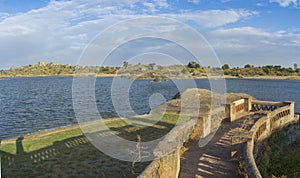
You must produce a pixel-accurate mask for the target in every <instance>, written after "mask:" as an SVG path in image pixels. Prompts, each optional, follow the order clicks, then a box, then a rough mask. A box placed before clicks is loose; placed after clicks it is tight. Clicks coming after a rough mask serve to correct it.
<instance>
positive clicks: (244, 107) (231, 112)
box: [226, 97, 252, 122]
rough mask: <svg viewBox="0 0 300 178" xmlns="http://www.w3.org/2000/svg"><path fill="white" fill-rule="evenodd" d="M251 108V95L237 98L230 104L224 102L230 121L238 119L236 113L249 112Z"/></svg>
mask: <svg viewBox="0 0 300 178" xmlns="http://www.w3.org/2000/svg"><path fill="white" fill-rule="evenodd" d="M251 109H252V97H249V98H243V99H239V100H237V101H234V102H232V103H230V104H226V113H227V114H228V115H227V117H228V118H229V119H230V122H233V121H235V120H236V119H238V118H239V117H238V115H239V114H240V113H243V112H249V111H251Z"/></svg>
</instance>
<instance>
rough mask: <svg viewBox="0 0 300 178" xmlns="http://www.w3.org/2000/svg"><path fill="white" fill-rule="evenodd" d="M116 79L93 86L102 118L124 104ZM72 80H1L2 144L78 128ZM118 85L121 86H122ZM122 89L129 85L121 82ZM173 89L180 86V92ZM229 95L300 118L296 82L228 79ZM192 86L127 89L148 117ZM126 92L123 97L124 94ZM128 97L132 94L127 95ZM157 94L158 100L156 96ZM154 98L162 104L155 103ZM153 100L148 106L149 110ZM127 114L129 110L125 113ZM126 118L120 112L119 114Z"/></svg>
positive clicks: (145, 83)
mask: <svg viewBox="0 0 300 178" xmlns="http://www.w3.org/2000/svg"><path fill="white" fill-rule="evenodd" d="M112 79H113V78H109V77H108V78H105V77H103V78H97V80H96V84H95V88H96V89H95V96H96V103H97V108H98V110H99V112H100V113H101V116H102V117H103V118H109V117H116V116H118V114H117V113H116V111H115V109H114V105H113V102H112V99H111V95H113V96H116V97H115V98H116V102H117V103H123V102H121V101H120V102H118V99H120V100H123V99H122V97H124V93H123V92H124V91H123V92H122V89H123V90H126V91H128V90H127V89H126V88H122V87H121V88H120V90H115V91H114V92H111V86H112ZM72 82H73V78H72V77H35V78H11V79H9V80H0V89H1V92H0V139H3V138H9V137H16V136H18V135H20V134H28V133H32V132H38V131H40V130H45V129H52V128H56V127H62V126H67V125H72V124H75V123H77V121H76V118H75V114H74V111H73V107H72V106H73V104H72ZM119 82H120V81H119ZM121 82H124V84H126V83H129V82H131V80H128V79H121ZM175 83H177V84H178V83H180V84H181V85H180V86H182V87H181V88H179V89H177V87H176V85H175ZM226 83H227V92H239V93H248V94H250V95H252V96H254V97H255V98H257V99H261V100H270V101H284V100H293V101H295V102H296V111H297V112H300V105H299V104H300V98H299V96H300V90H299V88H300V81H297V80H253V79H251V80H250V79H228V80H226ZM196 84H197V87H199V88H205V89H210V85H209V82H208V80H206V79H199V80H196ZM192 86H193V85H191V83H190V81H189V80H176V81H174V82H172V81H168V82H162V83H155V82H150V81H149V80H138V81H134V82H133V83H132V85H131V87H130V88H129V102H130V106H131V107H132V109H133V110H134V112H136V113H138V114H145V113H147V112H149V110H150V109H151V107H155V106H157V105H159V104H161V103H162V102H164V99H162V98H161V99H160V97H159V96H160V95H157V93H160V94H161V95H162V96H164V97H165V98H166V99H171V98H172V97H173V96H174V95H175V94H176V93H177V92H178V91H179V90H182V89H184V88H190V87H192ZM126 91H125V92H126ZM127 93H128V92H127ZM153 94H156V95H153ZM150 96H157V97H158V99H157V98H156V99H154V100H151V97H150ZM149 98H150V101H154V102H150V105H149ZM124 108H125V107H124ZM120 112H121V113H123V112H124V113H125V110H124V111H122V107H121V109H120V110H118V113H120Z"/></svg>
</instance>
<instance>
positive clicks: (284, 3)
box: [270, 0, 299, 7]
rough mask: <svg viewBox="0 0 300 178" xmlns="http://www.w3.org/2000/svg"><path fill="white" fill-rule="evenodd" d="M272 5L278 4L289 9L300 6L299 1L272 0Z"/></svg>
mask: <svg viewBox="0 0 300 178" xmlns="http://www.w3.org/2000/svg"><path fill="white" fill-rule="evenodd" d="M270 2H271V3H273V2H274V3H278V4H279V5H280V6H282V7H288V6H290V5H294V6H297V5H299V1H298V0H270Z"/></svg>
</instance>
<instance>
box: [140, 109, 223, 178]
mask: <svg viewBox="0 0 300 178" xmlns="http://www.w3.org/2000/svg"><path fill="white" fill-rule="evenodd" d="M224 118H225V108H224V107H220V108H216V109H214V110H212V111H211V112H210V113H208V114H207V115H204V116H200V117H199V118H192V119H190V120H189V121H188V122H185V123H183V124H181V125H178V126H176V127H175V128H174V129H173V130H172V131H171V132H169V133H168V134H167V135H166V137H165V138H164V140H163V141H161V142H160V143H159V144H158V145H157V147H156V148H155V149H154V156H155V157H156V159H155V160H154V161H152V162H151V163H150V165H149V166H148V167H147V168H146V169H145V170H144V172H143V173H142V174H141V175H140V176H139V177H140V178H148V177H151V178H170V177H178V174H179V171H180V155H181V150H182V147H183V144H184V143H185V142H186V141H188V140H191V139H193V140H199V139H200V138H203V137H205V136H207V135H208V134H210V133H211V132H213V131H215V130H216V129H217V128H218V126H219V125H220V124H221V122H222V120H223V119H224Z"/></svg>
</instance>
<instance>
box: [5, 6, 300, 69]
mask: <svg viewBox="0 0 300 178" xmlns="http://www.w3.org/2000/svg"><path fill="white" fill-rule="evenodd" d="M147 16H155V17H166V18H172V19H176V20H178V21H179V22H182V23H184V24H187V25H190V26H191V27H192V28H194V29H195V30H196V31H198V32H199V33H200V34H202V35H203V37H204V38H205V39H206V40H207V42H208V43H209V45H210V46H211V47H212V48H213V49H214V51H215V53H216V55H217V56H218V59H219V61H220V64H225V63H228V64H230V66H232V67H233V66H244V65H245V64H248V63H249V64H253V65H267V64H271V65H282V66H287V67H290V66H292V65H293V63H300V60H299V56H300V20H299V17H300V0H264V1H263V0H251V1H245V0H215V1H211V0H143V1H140V0H126V1H119V0H68V1H65V0H60V1H54V0H42V1H37V0H22V1H20V0H0V69H7V68H9V67H11V66H22V65H28V64H32V63H37V62H38V61H41V60H44V61H48V62H51V61H55V62H59V63H63V64H67V63H70V64H77V63H78V60H79V58H80V56H81V54H82V53H83V51H84V50H85V49H86V47H87V45H88V44H90V42H91V41H92V40H93V39H95V38H97V36H98V35H101V32H102V31H103V30H105V29H106V28H107V27H109V26H111V25H114V24H116V23H120V22H121V21H124V20H129V19H135V18H142V17H147ZM164 25H166V24H164ZM168 30H169V31H172V28H171V26H170V27H169V28H168ZM173 30H174V29H173ZM177 30H178V29H177ZM170 34H172V33H171V32H170ZM112 35H114V34H112ZM107 40H110V39H109V38H108V39H107ZM192 42H193V41H191V43H192ZM144 43H149V44H148V45H141V42H140V43H134V42H133V43H131V44H126V45H122V46H123V47H124V49H123V51H122V49H118V50H116V51H117V52H116V53H115V54H112V55H111V56H113V57H111V58H109V59H110V61H109V62H107V65H121V64H122V63H123V61H124V60H130V59H129V56H130V57H131V58H132V51H140V52H143V53H145V54H146V55H143V54H135V55H136V56H147V58H149V63H150V62H156V63H162V64H166V62H163V61H164V57H166V56H167V55H164V54H162V53H164V52H165V51H168V50H169V53H172V51H173V52H174V51H175V50H176V51H177V53H179V52H178V51H180V50H178V46H177V47H173V48H171V47H170V44H168V43H169V42H166V43H165V44H162V43H160V41H159V40H158V42H157V41H156V42H155V41H153V40H150V41H149V40H148V41H145V42H144ZM145 46H146V47H145ZM154 47H156V51H150V49H151V50H153V49H154ZM159 47H161V49H159V50H158V49H157V48H159ZM142 48H143V49H142ZM162 48H167V50H166V49H162ZM146 49H147V50H148V51H147V50H146ZM130 50H132V51H130ZM127 53H131V54H130V55H129V54H128V55H127ZM147 53H148V54H152V53H156V54H154V56H155V59H153V61H151V60H150V58H151V55H150V56H149V55H147ZM169 53H167V54H169ZM158 54H162V55H161V58H160V59H159V60H158V59H157V58H159V55H158ZM177 56H178V58H181V59H180V60H181V63H186V62H187V61H188V60H190V59H192V57H191V55H188V54H187V55H184V52H182V54H178V55H177ZM166 61H167V59H166ZM168 61H169V60H168ZM167 63H168V62H167Z"/></svg>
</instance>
